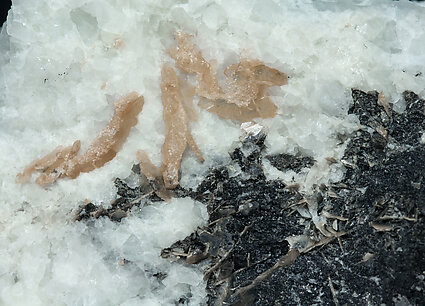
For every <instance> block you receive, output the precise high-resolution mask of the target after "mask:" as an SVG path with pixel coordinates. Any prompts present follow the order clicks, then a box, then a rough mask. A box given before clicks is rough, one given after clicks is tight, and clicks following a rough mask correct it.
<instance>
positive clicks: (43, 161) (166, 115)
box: [17, 31, 288, 200]
mask: <svg viewBox="0 0 425 306" xmlns="http://www.w3.org/2000/svg"><path fill="white" fill-rule="evenodd" d="M175 38H176V41H177V46H175V47H173V48H171V49H169V50H167V51H166V53H167V54H168V55H169V56H170V57H171V58H172V59H173V60H174V61H175V67H176V68H177V69H178V70H179V71H180V73H183V74H194V75H196V79H197V84H196V86H192V85H190V84H189V83H188V82H186V81H185V79H184V78H183V77H181V76H179V75H178V74H177V73H176V71H175V70H174V68H173V67H171V66H170V65H168V64H164V66H163V67H162V71H161V100H162V106H163V120H164V124H165V140H164V143H163V145H162V149H161V167H159V168H158V167H156V166H154V165H153V164H152V163H151V161H150V159H149V157H148V155H147V154H146V153H145V152H144V151H142V150H140V151H138V152H137V159H138V161H139V164H140V170H141V173H142V174H143V175H144V176H145V177H146V178H147V180H148V181H150V182H151V183H152V184H154V185H155V186H156V190H157V191H156V192H157V195H158V196H160V197H161V198H163V199H164V200H168V199H169V198H170V196H169V193H168V192H167V190H168V189H174V188H175V187H176V186H177V185H178V183H179V170H180V163H181V160H182V158H183V153H184V151H185V150H186V147H187V146H189V147H190V148H191V149H192V151H193V152H194V154H195V156H196V157H197V159H198V160H199V161H200V162H203V161H204V159H203V157H202V153H201V152H200V150H199V148H198V146H197V145H196V143H195V140H194V139H193V137H192V134H191V132H190V129H189V122H190V121H196V120H197V118H198V114H197V111H196V109H195V107H194V105H193V98H194V96H195V94H197V95H198V96H199V103H198V106H199V107H201V108H203V109H206V110H207V111H209V112H211V113H214V114H216V115H217V116H219V117H220V118H223V119H232V120H237V121H240V122H247V121H251V120H253V119H254V118H272V117H274V116H275V115H276V112H277V106H276V105H275V104H274V103H273V102H272V101H271V99H270V98H269V97H268V95H267V88H268V87H271V86H281V85H284V84H286V83H287V81H288V76H287V75H286V74H285V73H283V72H280V71H279V70H277V69H274V68H270V67H268V66H266V65H265V64H264V63H263V62H261V61H259V60H253V59H246V58H243V59H241V61H240V62H239V63H236V64H232V65H230V66H228V67H227V68H226V69H225V70H224V75H225V85H224V87H223V88H221V87H220V86H219V85H218V81H217V74H216V70H215V68H214V66H215V64H214V65H213V64H211V63H209V62H208V61H207V60H205V58H204V57H203V56H202V53H201V51H200V50H199V48H198V47H197V46H196V45H195V44H193V43H192V42H191V39H192V36H191V35H189V34H187V33H184V32H181V31H176V32H175ZM143 103H144V100H143V97H142V96H140V95H138V94H137V93H135V92H133V93H130V94H129V95H127V96H125V97H123V98H121V99H120V100H118V101H117V102H116V103H115V111H114V115H113V117H112V119H111V121H110V122H109V124H108V126H107V127H106V128H105V129H104V130H103V131H102V132H101V133H100V135H99V136H98V137H97V138H96V139H95V140H94V141H93V142H92V144H91V145H90V147H89V148H88V150H87V151H86V152H85V154H83V155H77V153H78V151H79V149H80V141H78V140H77V141H75V142H74V144H73V145H72V146H70V147H66V148H62V147H61V146H60V147H57V148H56V149H55V150H54V151H53V152H51V153H49V154H48V155H46V156H45V157H43V158H40V159H37V160H35V161H33V162H32V163H31V164H30V165H28V166H27V167H26V168H25V169H24V171H23V172H22V173H20V174H18V175H17V182H18V183H23V182H25V181H27V180H28V179H29V178H30V176H31V174H32V173H33V172H35V171H41V172H42V173H41V174H40V176H39V177H38V178H37V179H36V183H37V184H39V185H40V186H44V185H47V184H50V183H53V182H54V181H56V180H57V179H58V178H62V177H69V178H71V179H74V178H76V177H78V175H79V174H80V173H81V172H90V171H92V170H94V169H96V168H99V167H102V166H103V165H104V164H105V163H107V162H108V161H110V160H112V159H113V158H114V157H115V155H116V154H117V152H118V151H119V150H120V148H121V147H122V145H123V143H124V142H125V140H126V138H127V136H128V135H129V133H130V129H131V127H133V126H134V125H136V123H137V116H138V114H139V113H140V111H141V110H142V108H143Z"/></svg>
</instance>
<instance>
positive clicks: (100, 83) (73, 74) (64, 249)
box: [0, 0, 425, 305]
mask: <svg viewBox="0 0 425 306" xmlns="http://www.w3.org/2000/svg"><path fill="white" fill-rule="evenodd" d="M176 29H180V30H184V31H186V32H188V33H192V34H194V42H195V43H196V44H197V45H198V46H199V48H200V49H201V51H202V54H203V56H204V57H205V58H206V60H208V61H210V62H211V61H212V60H214V59H215V60H216V62H217V63H219V64H218V67H217V71H218V74H222V73H223V70H224V68H225V67H226V66H227V65H228V64H229V63H235V62H237V61H238V60H239V58H240V57H242V56H243V57H250V58H258V59H259V60H261V61H262V62H264V63H265V64H266V65H268V66H270V67H273V68H276V69H279V70H280V71H284V72H285V73H287V74H288V75H289V80H288V84H287V85H285V86H284V87H281V88H280V87H275V88H272V89H270V92H269V94H270V98H271V99H272V100H273V102H274V103H275V104H276V105H277V107H278V111H277V115H276V116H275V117H274V118H268V119H261V120H260V119H259V120H257V123H258V124H261V126H264V127H265V129H266V130H267V131H268V136H267V139H266V145H267V148H268V149H267V150H268V152H267V153H269V154H274V153H288V154H294V153H297V152H302V153H303V154H304V155H308V156H311V157H313V158H314V159H315V160H316V161H317V164H316V165H315V166H314V167H313V168H312V170H311V171H310V172H309V173H306V174H305V175H304V176H303V177H300V178H297V179H299V180H301V181H302V182H301V183H302V184H304V185H305V188H306V189H308V188H309V186H311V185H312V184H314V183H318V182H327V181H329V180H331V181H332V180H334V181H335V180H338V179H340V178H341V171H340V169H337V168H332V167H334V166H332V167H330V166H328V164H327V163H326V162H325V158H326V157H334V158H336V159H338V158H340V157H341V156H342V154H343V150H344V145H343V144H340V140H339V139H338V135H339V134H344V133H349V132H350V131H352V130H353V129H355V128H356V126H357V121H356V120H355V119H354V118H352V117H351V116H348V115H347V110H348V108H349V106H350V102H351V98H350V89H351V88H359V89H363V90H377V91H379V92H381V91H382V92H384V94H385V97H386V101H387V103H395V106H396V107H395V108H397V107H398V109H402V107H403V105H402V101H401V100H400V99H399V97H400V94H401V93H402V92H403V91H404V90H406V89H409V90H413V91H415V92H418V93H419V94H421V95H423V89H424V83H425V82H424V75H425V71H423V70H424V63H425V53H423V52H422V50H424V47H425V46H424V41H425V30H424V29H425V8H424V7H423V6H421V5H419V4H416V3H411V2H408V1H406V0H405V1H384V0H370V1H368V0H365V1H348V0H347V1H289V0H288V1H277V0H247V1H239V0H226V1H224V0H223V1H221V0H216V1H206V0H189V1H171V0H162V1H161V0H155V1H154V0H144V1H138V0H137V1H136V0H125V1H115V0H15V1H13V7H12V10H11V11H10V12H9V16H8V20H7V22H6V23H5V24H4V25H3V27H2V29H1V34H0V148H1V155H0V212H1V213H0V304H2V305H3V304H4V305H174V302H175V301H178V300H179V299H182V301H183V300H184V301H188V302H187V303H188V304H190V305H199V304H201V303H203V302H204V301H205V296H206V292H205V289H204V286H205V284H204V283H203V281H202V272H201V271H199V270H197V269H196V268H193V267H187V266H185V265H182V264H180V263H171V262H168V261H166V260H163V259H161V258H160V257H159V252H160V250H161V248H164V247H167V246H169V245H170V244H171V243H173V242H174V241H176V240H178V239H183V238H184V237H185V236H186V235H188V234H189V233H191V232H192V231H193V230H194V229H195V228H196V227H197V226H198V225H201V224H203V222H205V221H206V220H205V211H204V208H203V207H202V205H201V204H200V203H197V202H193V201H192V200H190V199H178V200H173V201H171V203H170V204H165V203H162V202H161V203H159V204H158V203H157V204H154V205H152V206H146V207H144V208H143V209H142V210H141V211H140V212H134V213H133V214H131V215H130V217H128V218H125V220H123V221H122V222H121V223H113V222H111V221H108V220H106V219H99V220H96V221H92V222H88V223H82V222H73V221H72V212H73V211H75V209H76V208H77V207H78V205H80V204H81V201H84V200H85V199H89V200H90V201H93V202H95V203H98V204H103V205H104V206H105V207H107V206H108V205H109V203H110V201H111V200H112V199H114V196H115V193H116V190H115V189H114V185H113V180H114V179H115V178H116V177H123V178H124V177H126V176H128V175H129V173H130V169H131V165H132V164H133V163H135V162H136V152H137V151H138V150H144V152H146V154H147V155H149V157H150V158H151V160H152V162H153V163H155V164H156V165H158V164H159V163H160V160H161V153H160V152H161V145H162V143H163V141H164V132H165V127H164V123H163V121H162V104H161V97H160V94H161V90H160V82H161V67H162V65H163V64H164V63H165V62H168V61H170V60H169V58H167V56H166V55H165V54H164V51H165V50H166V49H168V48H169V47H170V46H172V45H173V44H175V41H174V38H173V32H174V30H176ZM170 62H171V61H170ZM221 81H222V80H221ZM221 81H220V80H219V82H221ZM131 91H137V92H138V93H140V94H142V95H143V96H144V98H145V105H144V108H143V111H142V112H141V113H140V114H139V116H138V123H137V125H136V126H134V127H133V128H132V130H131V133H130V135H129V137H128V138H127V140H126V142H125V144H124V145H123V147H122V149H121V151H120V152H118V153H117V155H116V156H115V158H114V159H113V160H111V161H110V162H108V163H106V164H105V165H104V167H102V168H99V169H96V170H94V171H92V172H89V173H83V174H81V175H80V176H79V177H78V178H77V179H75V180H66V179H64V180H61V181H58V182H57V184H54V185H52V186H49V187H48V188H46V189H43V188H39V187H38V186H36V185H34V184H23V185H17V184H15V176H16V174H17V173H18V172H20V171H21V170H22V169H23V168H24V166H25V165H27V164H28V163H29V162H30V161H32V160H34V159H36V158H38V157H40V156H43V155H46V154H47V153H48V152H50V151H51V150H52V149H54V148H55V147H57V146H58V145H62V144H70V143H72V141H73V140H75V139H80V140H81V143H82V148H81V150H82V151H85V150H86V149H87V147H84V146H88V145H89V144H90V143H91V141H92V140H93V139H95V138H96V136H97V135H98V133H99V132H100V131H101V130H102V128H103V127H105V126H106V125H107V124H108V120H109V119H110V118H111V117H112V112H113V107H112V103H113V101H115V100H116V99H117V98H119V97H120V96H123V95H125V94H126V93H128V92H131ZM198 111H199V120H198V121H196V122H191V123H190V129H191V131H192V136H193V138H194V140H195V141H196V144H197V145H198V147H199V150H200V151H201V152H202V153H203V158H204V159H205V162H204V163H203V164H199V163H198V162H197V160H196V156H195V155H194V154H193V153H191V152H186V153H187V156H186V157H185V159H184V160H183V162H182V165H181V170H182V174H183V175H182V177H181V180H180V184H181V185H183V186H186V187H195V186H196V184H197V183H199V181H200V180H201V179H202V177H203V175H204V174H205V173H206V171H207V169H208V168H209V167H211V166H212V165H215V164H217V163H223V162H226V159H227V158H228V157H227V156H228V154H227V152H228V151H229V149H230V148H231V147H232V144H233V142H234V141H237V140H238V137H239V134H240V124H239V123H236V122H233V121H231V120H222V119H220V118H219V117H217V116H215V115H214V114H211V113H209V112H208V111H206V110H203V109H198ZM268 167H272V166H270V165H269V166H268ZM335 167H336V166H335ZM266 170H268V173H270V174H271V175H272V176H273V177H276V178H282V179H284V180H286V179H289V180H290V179H291V178H290V176H291V175H289V174H288V173H279V172H278V171H277V169H266ZM123 259H126V260H127V261H123ZM158 273H159V274H158ZM155 275H156V276H155ZM159 275H160V276H161V277H158V276H159Z"/></svg>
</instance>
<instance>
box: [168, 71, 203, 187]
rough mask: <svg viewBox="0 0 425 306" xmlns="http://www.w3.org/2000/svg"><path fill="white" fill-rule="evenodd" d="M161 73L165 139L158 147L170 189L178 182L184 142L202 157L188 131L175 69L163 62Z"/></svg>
mask: <svg viewBox="0 0 425 306" xmlns="http://www.w3.org/2000/svg"><path fill="white" fill-rule="evenodd" d="M161 77H162V81H161V100H162V105H163V113H162V116H163V119H164V124H165V141H164V143H163V145H162V149H161V156H162V166H161V170H162V173H163V179H164V185H165V187H166V188H167V189H172V188H175V187H176V186H177V185H178V182H179V173H178V172H179V169H180V162H181V159H182V156H183V152H184V151H185V149H186V147H187V145H189V146H190V148H191V149H192V150H193V152H194V153H195V155H196V157H197V158H198V160H199V161H200V162H203V161H204V160H203V158H202V154H201V152H200V151H199V149H198V147H197V145H196V143H195V141H194V140H193V137H192V135H191V133H190V131H189V127H188V120H189V116H188V115H187V113H186V110H185V107H184V101H183V99H184V98H183V95H182V93H181V90H180V86H179V78H178V77H177V75H176V72H175V71H174V69H173V68H171V67H170V66H167V65H164V66H163V68H162V71H161Z"/></svg>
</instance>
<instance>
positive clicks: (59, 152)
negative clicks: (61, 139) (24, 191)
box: [16, 140, 80, 186]
mask: <svg viewBox="0 0 425 306" xmlns="http://www.w3.org/2000/svg"><path fill="white" fill-rule="evenodd" d="M79 150H80V141H79V140H77V141H75V142H74V143H73V145H72V146H69V147H65V148H63V147H62V146H58V147H57V148H56V149H54V150H53V151H52V152H51V153H49V154H47V155H46V156H44V157H42V158H39V159H36V160H34V161H33V162H32V163H31V164H29V165H28V166H26V167H25V169H24V171H23V172H22V173H19V174H18V175H17V176H16V182H17V183H24V182H26V181H28V180H29V178H30V176H31V174H32V173H34V172H35V171H42V173H41V174H40V175H39V176H38V177H37V179H36V180H35V181H36V183H37V184H38V185H40V186H44V185H47V184H50V183H53V182H54V181H56V180H57V179H58V178H59V177H61V176H64V175H66V173H65V172H66V165H67V163H68V162H69V161H70V160H71V159H72V158H74V157H75V155H76V154H77V153H78V151H79Z"/></svg>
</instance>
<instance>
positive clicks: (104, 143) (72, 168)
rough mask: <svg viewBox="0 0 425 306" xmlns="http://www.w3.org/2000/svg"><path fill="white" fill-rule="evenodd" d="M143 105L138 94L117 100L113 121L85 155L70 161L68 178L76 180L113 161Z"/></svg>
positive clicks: (135, 122) (134, 93) (67, 172)
mask: <svg viewBox="0 0 425 306" xmlns="http://www.w3.org/2000/svg"><path fill="white" fill-rule="evenodd" d="M143 104H144V99H143V97H142V96H140V95H139V94H137V93H136V92H132V93H130V94H128V95H126V96H124V97H123V98H121V99H119V100H117V101H116V102H115V105H114V115H113V116H112V119H111V121H110V122H109V124H108V125H107V126H106V128H104V129H103V130H102V131H101V132H100V135H99V136H98V137H97V138H96V139H95V140H94V141H93V142H92V143H91V145H90V146H89V148H88V149H87V151H86V152H85V153H84V155H81V156H76V157H75V158H74V159H72V160H71V161H70V163H69V165H68V169H67V171H66V174H67V176H69V177H70V178H76V177H77V176H78V175H79V174H80V173H81V172H90V171H92V170H94V169H96V168H100V167H102V166H103V165H104V164H106V163H107V162H108V161H110V160H112V159H113V158H114V157H115V155H116V154H117V152H118V151H119V150H120V149H121V147H122V145H123V143H124V142H125V140H126V139H127V137H128V134H129V133H130V129H131V128H132V127H133V126H135V125H136V124H137V116H138V115H139V113H140V111H141V110H142V108H143Z"/></svg>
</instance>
